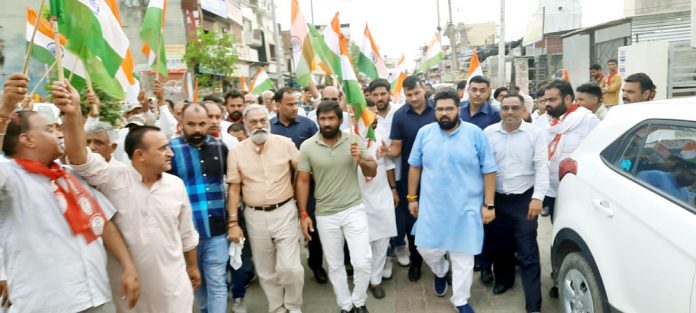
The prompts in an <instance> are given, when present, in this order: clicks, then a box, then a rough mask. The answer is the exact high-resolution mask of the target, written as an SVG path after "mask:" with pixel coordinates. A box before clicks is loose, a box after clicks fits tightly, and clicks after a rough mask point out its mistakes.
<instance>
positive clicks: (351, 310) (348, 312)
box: [341, 309, 355, 313]
mask: <svg viewBox="0 0 696 313" xmlns="http://www.w3.org/2000/svg"><path fill="white" fill-rule="evenodd" d="M354 311H355V310H354V309H350V311H346V310H341V313H353V312H354Z"/></svg>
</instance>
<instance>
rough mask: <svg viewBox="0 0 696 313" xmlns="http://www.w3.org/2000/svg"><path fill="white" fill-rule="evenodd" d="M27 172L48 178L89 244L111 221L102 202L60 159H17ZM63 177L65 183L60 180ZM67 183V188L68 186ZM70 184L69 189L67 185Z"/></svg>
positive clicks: (76, 231) (75, 227) (76, 229)
mask: <svg viewBox="0 0 696 313" xmlns="http://www.w3.org/2000/svg"><path fill="white" fill-rule="evenodd" d="M14 160H15V162H17V164H19V165H20V166H22V167H23V168H24V169H25V170H26V171H27V172H29V173H32V174H39V175H43V176H46V177H48V179H50V180H51V189H52V190H53V194H54V195H55V196H56V199H57V200H58V206H59V207H60V209H61V210H62V211H63V215H64V216H65V220H66V221H67V222H68V225H69V226H70V230H72V232H73V234H74V235H76V236H77V235H78V234H82V235H83V236H84V237H85V241H87V243H88V244H89V243H91V242H92V241H94V240H96V239H97V238H99V236H101V235H102V233H103V232H104V226H106V223H108V220H107V219H106V215H104V211H103V210H102V208H101V206H100V205H99V202H97V200H96V199H94V197H93V196H92V194H91V193H89V191H87V190H86V189H85V188H84V187H83V186H82V183H81V182H80V181H79V180H77V178H75V177H74V176H73V175H71V174H70V173H68V172H67V171H65V170H63V169H62V168H61V167H60V165H58V163H56V162H52V163H51V164H50V166H49V167H47V166H46V165H43V164H41V163H39V162H36V161H29V160H23V159H14ZM60 179H62V184H61V183H60V182H59V180H60ZM64 186H65V187H64ZM66 187H67V188H66Z"/></svg>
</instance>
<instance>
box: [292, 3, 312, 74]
mask: <svg viewBox="0 0 696 313" xmlns="http://www.w3.org/2000/svg"><path fill="white" fill-rule="evenodd" d="M290 12H291V13H290V20H291V21H292V28H291V29H290V35H291V37H292V39H291V43H292V56H293V60H295V81H297V83H299V84H300V85H302V86H309V82H310V81H311V80H312V72H313V71H314V53H313V52H312V44H311V42H310V41H309V37H308V36H307V22H306V21H305V18H304V15H302V12H301V11H300V5H299V4H298V3H297V0H292V3H291V10H290Z"/></svg>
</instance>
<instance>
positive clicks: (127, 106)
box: [123, 102, 143, 113]
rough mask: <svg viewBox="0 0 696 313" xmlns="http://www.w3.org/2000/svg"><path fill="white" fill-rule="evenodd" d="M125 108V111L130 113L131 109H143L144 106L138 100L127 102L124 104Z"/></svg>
mask: <svg viewBox="0 0 696 313" xmlns="http://www.w3.org/2000/svg"><path fill="white" fill-rule="evenodd" d="M124 107H125V109H124V110H123V113H130V112H131V111H133V110H135V109H142V108H143V106H142V105H140V103H137V102H126V103H125V104H124Z"/></svg>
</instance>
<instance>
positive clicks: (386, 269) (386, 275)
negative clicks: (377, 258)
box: [382, 256, 393, 280]
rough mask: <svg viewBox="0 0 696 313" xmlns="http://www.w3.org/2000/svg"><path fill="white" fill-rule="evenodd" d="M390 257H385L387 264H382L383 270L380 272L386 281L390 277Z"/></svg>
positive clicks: (391, 264)
mask: <svg viewBox="0 0 696 313" xmlns="http://www.w3.org/2000/svg"><path fill="white" fill-rule="evenodd" d="M392 266H393V263H392V257H390V256H388V257H387V262H385V263H384V269H383V270H382V278H383V279H385V280H388V279H390V278H391V277H392Z"/></svg>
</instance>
